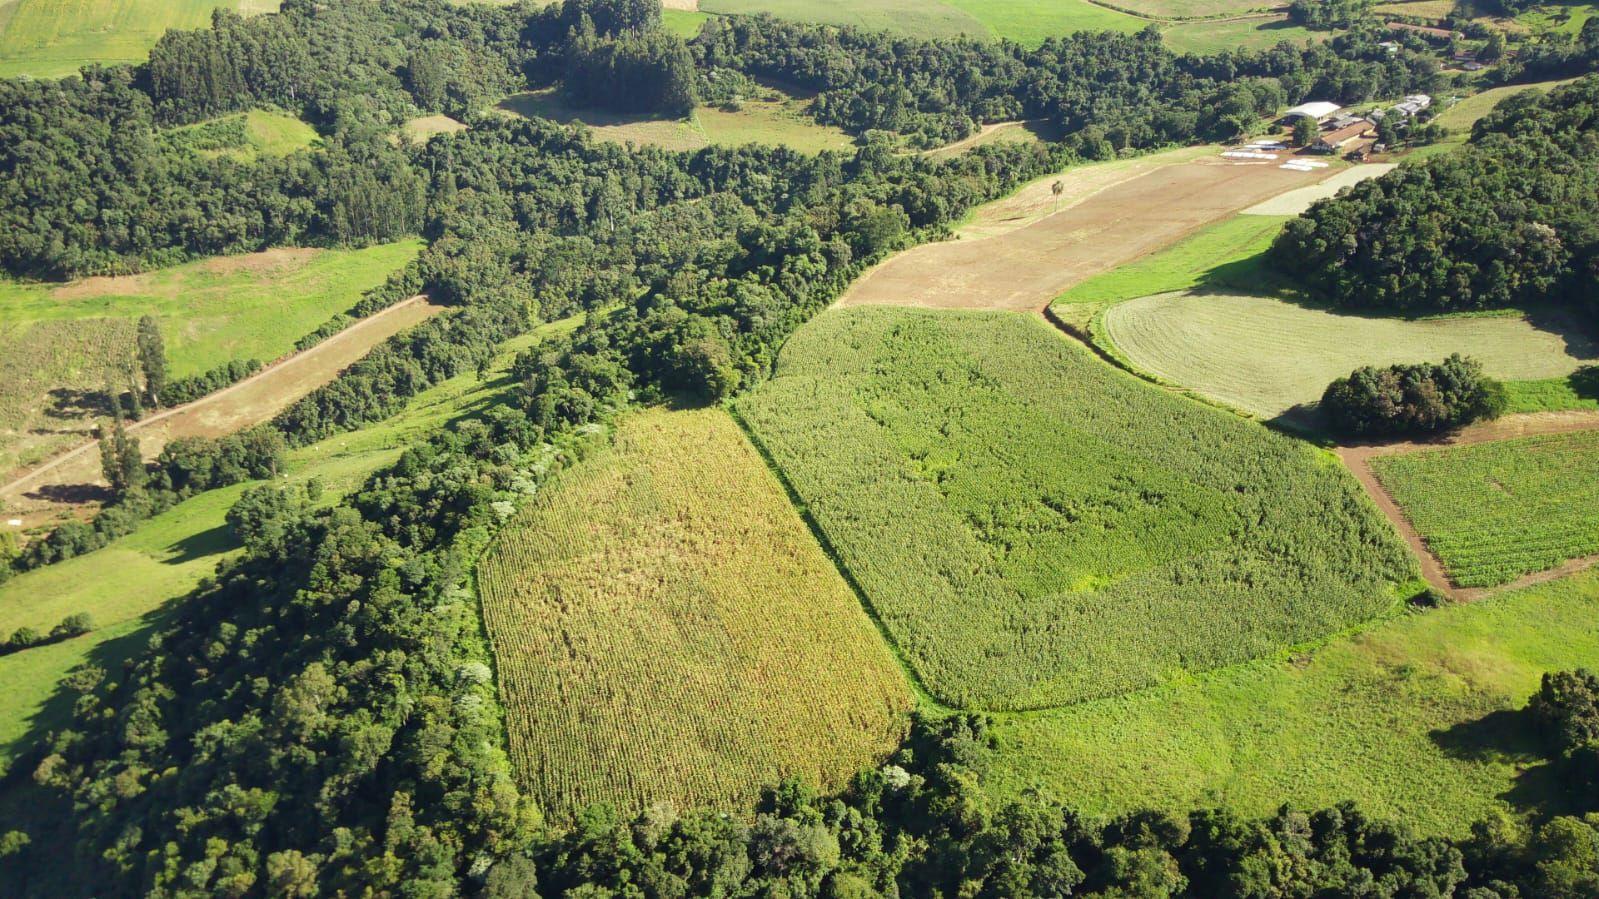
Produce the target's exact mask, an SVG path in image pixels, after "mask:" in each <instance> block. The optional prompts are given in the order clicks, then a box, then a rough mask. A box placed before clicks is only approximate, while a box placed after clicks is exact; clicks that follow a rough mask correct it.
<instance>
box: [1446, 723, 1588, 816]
mask: <svg viewBox="0 0 1599 899" xmlns="http://www.w3.org/2000/svg"><path fill="white" fill-rule="evenodd" d="M1431 737H1432V741H1433V743H1434V744H1436V745H1437V746H1438V748H1439V749H1440V750H1442V751H1443V753H1444V754H1445V755H1447V756H1449V757H1450V758H1455V759H1460V760H1462V761H1468V762H1490V763H1494V762H1496V763H1500V764H1509V765H1513V766H1515V768H1516V769H1517V773H1516V776H1515V783H1514V784H1513V785H1512V786H1511V788H1510V789H1508V790H1506V791H1505V792H1503V793H1501V794H1499V797H1498V798H1500V799H1502V800H1504V801H1505V802H1506V803H1508V804H1509V805H1511V806H1512V807H1513V808H1515V809H1517V810H1518V811H1522V812H1526V813H1530V814H1534V815H1537V816H1539V817H1548V816H1552V815H1564V814H1573V813H1580V812H1581V811H1583V806H1584V803H1583V801H1582V797H1581V796H1579V795H1578V793H1579V792H1580V791H1578V790H1574V789H1573V787H1572V785H1573V784H1574V783H1578V782H1580V780H1581V779H1582V778H1581V776H1580V775H1579V772H1577V771H1574V770H1572V763H1571V762H1569V761H1567V760H1565V759H1560V758H1555V759H1551V758H1549V756H1548V755H1547V753H1548V748H1547V746H1546V745H1545V744H1544V742H1543V741H1542V740H1541V739H1540V738H1539V735H1538V727H1537V723H1536V722H1535V721H1534V720H1533V718H1532V714H1531V713H1530V712H1529V711H1528V710H1527V709H1525V708H1523V709H1514V710H1512V709H1502V710H1500V711H1497V712H1491V713H1489V714H1487V715H1484V716H1483V717H1481V718H1478V719H1477V720H1475V721H1463V722H1461V723H1459V724H1456V725H1454V726H1452V727H1448V728H1444V729H1441V730H1435V731H1433V732H1432V734H1431Z"/></svg>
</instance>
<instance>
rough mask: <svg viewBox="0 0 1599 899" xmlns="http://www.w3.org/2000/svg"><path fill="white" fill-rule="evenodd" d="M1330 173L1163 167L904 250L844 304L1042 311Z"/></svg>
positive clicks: (1215, 161) (1207, 164) (1208, 163)
mask: <svg viewBox="0 0 1599 899" xmlns="http://www.w3.org/2000/svg"><path fill="white" fill-rule="evenodd" d="M1329 174H1331V173H1330V172H1327V171H1318V172H1314V173H1309V172H1295V171H1291V170H1287V169H1281V168H1278V167H1277V166H1275V165H1271V164H1269V163H1268V164H1265V165H1254V164H1235V163H1230V162H1226V161H1223V160H1221V159H1219V158H1215V157H1206V158H1201V159H1196V160H1193V161H1191V162H1185V163H1182V164H1175V165H1166V166H1161V167H1158V168H1156V169H1155V170H1153V171H1150V172H1147V173H1144V174H1141V175H1139V176H1137V177H1134V178H1132V179H1130V180H1127V181H1124V182H1121V183H1118V184H1115V185H1114V187H1112V188H1110V189H1104V190H1100V191H1098V192H1094V193H1091V194H1090V195H1089V196H1087V197H1086V198H1085V199H1083V200H1081V201H1080V202H1077V203H1075V204H1073V205H1071V206H1068V207H1066V208H1064V209H1062V210H1061V211H1060V212H1057V213H1054V214H1052V215H1048V216H1046V217H1045V218H1043V219H1041V220H1039V221H1037V222H1036V223H1033V224H1030V225H1027V226H1025V227H1022V228H1018V229H1016V230H1013V231H1010V232H1008V233H1004V234H1000V235H996V236H993V237H987V238H983V239H980V240H973V239H965V240H954V241H946V242H944V243H937V244H928V245H924V246H921V247H917V248H915V249H912V250H909V251H907V252H904V253H900V254H899V255H897V256H894V257H892V258H890V259H889V260H888V261H886V262H884V263H883V264H881V265H879V266H878V267H876V268H875V269H873V270H872V271H870V272H868V273H867V274H866V276H865V277H863V278H861V279H860V280H859V281H857V282H856V283H855V285H854V287H852V288H851V289H850V290H849V291H848V292H847V293H846V294H845V295H844V297H843V299H841V300H840V301H839V303H840V305H843V306H868V305H890V306H919V307H924V308H934V309H1007V310H1014V311H1023V310H1042V309H1043V308H1044V307H1045V306H1047V305H1049V302H1050V301H1051V300H1053V299H1054V298H1055V297H1057V296H1059V295H1060V294H1061V292H1062V291H1064V290H1066V289H1067V288H1069V287H1071V286H1072V285H1074V284H1077V283H1079V282H1081V281H1083V280H1086V279H1087V278H1089V277H1092V276H1094V275H1097V274H1099V273H1101V272H1104V271H1108V270H1110V269H1112V268H1115V267H1116V266H1119V265H1123V264H1126V263H1127V262H1130V261H1132V260H1134V259H1137V258H1139V257H1141V256H1144V255H1146V254H1148V253H1152V252H1154V251H1156V250H1159V249H1162V248H1164V247H1166V246H1168V245H1170V244H1172V243H1174V242H1176V241H1178V240H1180V239H1182V238H1183V237H1185V236H1187V235H1188V234H1191V233H1192V232H1194V231H1197V230H1199V229H1200V228H1202V227H1204V226H1205V225H1208V224H1210V223H1212V222H1214V221H1217V220H1219V219H1221V218H1223V217H1225V216H1228V215H1230V214H1232V213H1234V212H1237V211H1238V210H1240V209H1243V208H1245V207H1248V206H1252V205H1254V204H1255V203H1258V202H1260V201H1261V200H1264V199H1266V198H1268V197H1272V196H1275V195H1277V194H1280V193H1282V192H1284V191H1287V190H1291V189H1293V188H1296V187H1304V186H1305V185H1308V184H1314V183H1315V182H1317V181H1319V180H1321V179H1322V178H1325V177H1327V176H1328V175H1329Z"/></svg>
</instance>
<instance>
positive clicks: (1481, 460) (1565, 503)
mask: <svg viewBox="0 0 1599 899" xmlns="http://www.w3.org/2000/svg"><path fill="white" fill-rule="evenodd" d="M1594 425H1595V428H1594V429H1592V430H1583V431H1575V432H1571V433H1562V434H1544V435H1537V436H1529V437H1518V438H1513V439H1507V440H1498V441H1492V442H1484V443H1475V444H1472V445H1469V446H1452V447H1447V448H1443V449H1433V450H1423V451H1421V452H1411V453H1404V454H1396V455H1386V456H1378V457H1376V458H1374V459H1372V460H1371V466H1372V470H1373V471H1374V473H1375V474H1376V476H1377V479H1378V480H1379V481H1381V482H1382V485H1383V486H1384V487H1385V488H1386V489H1387V490H1388V492H1389V493H1390V494H1392V495H1393V497H1394V500H1395V501H1396V502H1397V503H1398V504H1399V505H1400V507H1401V508H1402V509H1403V510H1404V512H1405V514H1406V516H1407V517H1409V519H1410V521H1411V522H1412V523H1413V524H1414V525H1415V527H1416V530H1417V531H1419V532H1420V533H1421V535H1422V537H1423V538H1424V539H1425V540H1426V541H1427V546H1428V547H1429V548H1430V549H1431V550H1432V551H1433V552H1434V553H1436V554H1437V555H1438V557H1439V558H1440V559H1441V560H1442V562H1443V564H1444V567H1445V569H1446V570H1447V571H1448V572H1449V575H1450V577H1451V578H1452V579H1453V580H1454V581H1455V583H1457V584H1459V585H1461V586H1463V587H1495V586H1499V585H1500V584H1506V583H1509V582H1511V581H1513V580H1515V579H1516V578H1518V577H1520V576H1522V575H1526V574H1532V573H1535V572H1540V571H1545V570H1547V569H1552V568H1556V567H1557V566H1560V565H1561V564H1562V563H1565V562H1567V561H1568V560H1571V559H1576V558H1579V557H1583V556H1590V555H1595V554H1599V421H1595V422H1594Z"/></svg>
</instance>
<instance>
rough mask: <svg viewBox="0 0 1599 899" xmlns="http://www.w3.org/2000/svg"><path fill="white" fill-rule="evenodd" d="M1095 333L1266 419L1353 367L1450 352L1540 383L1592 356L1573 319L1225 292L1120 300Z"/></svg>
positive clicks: (1304, 401)
mask: <svg viewBox="0 0 1599 899" xmlns="http://www.w3.org/2000/svg"><path fill="white" fill-rule="evenodd" d="M1095 333H1096V335H1097V336H1099V337H1102V338H1103V339H1104V340H1106V341H1108V342H1109V343H1110V344H1111V345H1112V346H1114V348H1115V350H1116V351H1117V352H1118V353H1120V354H1121V355H1122V356H1123V357H1124V358H1126V359H1127V360H1128V361H1129V362H1130V363H1131V364H1132V365H1133V366H1134V367H1135V368H1137V369H1138V370H1140V371H1144V372H1148V373H1149V374H1152V375H1154V376H1156V377H1157V378H1160V379H1161V380H1163V381H1167V382H1170V383H1173V384H1181V385H1182V386H1184V387H1187V388H1190V389H1192V390H1194V391H1196V392H1198V393H1200V394H1202V395H1204V396H1207V397H1209V398H1211V399H1214V400H1218V401H1220V402H1223V403H1226V404H1228V405H1230V406H1233V407H1236V408H1239V409H1243V410H1245V411H1247V412H1250V413H1253V414H1255V415H1260V416H1262V417H1266V418H1272V417H1275V416H1278V415H1282V414H1284V413H1286V412H1289V411H1290V410H1293V409H1295V408H1296V407H1308V406H1311V405H1314V404H1315V403H1316V402H1317V401H1318V400H1320V399H1321V394H1322V391H1323V390H1325V389H1326V387H1327V384H1328V383H1330V382H1331V381H1332V380H1333V379H1334V378H1338V377H1342V376H1344V375H1347V374H1349V372H1350V371H1352V370H1353V369H1355V368H1358V367H1360V366H1362V365H1391V364H1394V363H1398V362H1423V361H1428V360H1431V361H1437V360H1439V359H1442V358H1444V357H1445V356H1447V355H1449V354H1450V353H1454V352H1460V353H1464V354H1466V355H1469V356H1474V357H1476V358H1477V359H1479V360H1480V361H1481V362H1482V363H1483V366H1484V368H1485V369H1486V370H1487V371H1488V373H1489V374H1490V375H1493V376H1494V377H1497V378H1507V379H1539V378H1554V377H1562V376H1565V375H1569V374H1570V373H1572V372H1574V371H1576V370H1578V369H1579V368H1581V367H1582V366H1584V365H1585V364H1587V363H1590V362H1592V361H1593V360H1595V359H1599V346H1595V345H1594V344H1593V343H1592V342H1591V341H1589V340H1587V339H1586V338H1584V337H1583V335H1582V331H1581V327H1580V326H1579V325H1578V324H1576V323H1575V322H1571V321H1567V320H1563V319H1560V318H1559V317H1556V316H1552V315H1551V316H1538V317H1534V318H1527V317H1523V316H1515V315H1505V316H1483V317H1457V318H1440V319H1426V320H1421V321H1406V320H1404V319H1396V318H1368V317H1363V316H1359V315H1347V314H1338V313H1334V312H1328V311H1324V310H1321V309H1314V308H1308V307H1305V306H1301V305H1298V304H1295V303H1289V302H1285V301H1283V300H1278V299H1274V298H1272V297H1261V296H1244V295H1233V294H1225V293H1186V292H1184V293H1166V294H1156V295H1153V296H1148V297H1142V298H1139V299H1136V300H1130V301H1128V302H1125V303H1119V304H1117V305H1115V306H1112V307H1110V308H1109V309H1107V310H1105V311H1104V312H1103V313H1101V316H1100V320H1099V326H1098V327H1096V329H1095Z"/></svg>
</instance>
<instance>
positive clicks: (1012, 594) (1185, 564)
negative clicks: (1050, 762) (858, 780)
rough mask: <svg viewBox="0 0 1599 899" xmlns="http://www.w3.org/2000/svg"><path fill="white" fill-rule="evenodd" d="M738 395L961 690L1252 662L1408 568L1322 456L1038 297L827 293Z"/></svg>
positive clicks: (944, 675) (847, 553)
mask: <svg viewBox="0 0 1599 899" xmlns="http://www.w3.org/2000/svg"><path fill="white" fill-rule="evenodd" d="M738 410H739V412H740V414H741V415H742V416H743V417H744V418H745V420H746V422H747V423H748V425H749V427H750V428H751V429H752V431H753V432H754V434H755V435H756V437H757V438H758V440H759V442H760V443H761V444H762V445H763V446H764V447H765V448H766V449H767V451H768V452H769V453H770V454H771V456H772V457H773V458H774V459H775V460H776V462H777V463H778V465H779V467H780V468H781V469H782V470H783V472H784V474H785V475H786V477H787V478H788V480H789V481H790V483H791V484H792V485H793V487H794V489H795V491H796V492H797V493H798V495H799V497H800V500H801V502H803V503H804V504H805V507H806V509H807V510H808V511H809V512H810V514H811V515H812V516H814V518H815V520H816V521H817V523H818V525H819V526H820V528H821V530H822V532H823V533H824V534H825V535H826V538H827V540H828V541H829V542H830V543H831V545H832V547H833V549H834V550H835V551H836V553H837V554H838V556H839V558H840V559H841V560H842V562H843V563H844V565H845V567H846V568H847V569H848V570H849V571H850V573H851V574H852V576H853V577H854V578H855V580H856V581H858V582H859V583H860V585H861V587H862V588H863V590H864V591H865V594H866V598H867V600H868V601H869V602H870V603H871V605H872V607H873V609H874V610H875V612H876V614H877V616H878V617H879V618H880V619H881V620H882V622H883V623H884V625H885V626H886V628H887V629H888V631H889V632H890V634H891V635H892V636H893V638H894V640H895V642H896V644H897V645H898V646H899V647H900V649H901V650H902V652H903V653H904V654H905V656H906V658H907V660H908V661H909V663H910V665H911V666H912V668H913V669H914V670H915V671H916V672H917V673H918V674H919V675H920V677H921V679H922V681H923V683H924V684H925V685H926V686H927V688H928V689H929V690H930V691H931V692H932V693H933V694H935V695H936V696H938V697H940V698H942V699H944V700H945V701H947V702H949V703H951V704H956V705H960V706H964V707H976V708H986V709H1027V708H1038V707H1044V706H1055V705H1062V704H1066V703H1071V702H1077V701H1082V700H1085V699H1091V698H1094V697H1099V696H1105V695H1110V694H1116V693H1122V692H1126V691H1129V690H1134V689H1138V688H1141V687H1147V686H1150V685H1152V684H1156V683H1159V682H1161V681H1164V680H1168V679H1170V678H1173V677H1183V676H1186V673H1187V672H1192V671H1198V670H1203V669H1206V668H1212V667H1216V666H1218V665H1224V664H1229V663H1233V662H1239V661H1243V660H1245V659H1248V658H1251V657H1255V656H1258V655H1261V654H1264V653H1270V652H1274V651H1277V650H1279V649H1280V648H1281V647H1283V646H1287V645H1291V644H1295V643H1299V642H1302V641H1306V640H1314V639H1317V638H1319V637H1322V636H1325V635H1327V634H1329V633H1332V632H1335V631H1338V630H1340V629H1342V628H1345V627H1347V626H1349V625H1350V624H1352V623H1354V622H1357V621H1362V620H1366V619H1368V618H1371V617H1372V616H1374V615H1379V614H1382V613H1383V612H1385V611H1386V610H1388V609H1390V608H1392V607H1393V605H1394V603H1395V601H1396V599H1397V597H1398V592H1397V591H1396V588H1397V587H1398V585H1399V584H1400V583H1402V582H1406V581H1409V580H1410V579H1411V578H1412V577H1413V576H1414V573H1415V569H1414V562H1413V561H1412V560H1411V558H1410V557H1409V555H1408V554H1407V553H1406V551H1405V548H1404V547H1403V545H1402V544H1401V543H1400V542H1399V540H1398V539H1397V537H1396V535H1395V533H1394V531H1393V530H1392V528H1391V527H1390V526H1389V525H1388V523H1387V522H1386V521H1384V520H1383V519H1382V518H1381V516H1380V515H1379V514H1378V513H1377V511H1376V509H1375V508H1374V507H1372V506H1371V505H1370V504H1369V503H1368V502H1367V501H1366V500H1365V499H1364V498H1363V497H1362V495H1361V494H1360V492H1359V488H1358V487H1357V485H1356V484H1355V482H1354V480H1353V479H1352V478H1351V477H1349V475H1348V474H1347V473H1346V472H1345V471H1344V470H1343V469H1342V468H1341V467H1340V466H1339V465H1338V464H1337V462H1336V461H1335V460H1334V459H1333V458H1332V457H1331V456H1330V455H1327V454H1325V453H1323V452H1321V451H1318V450H1316V449H1313V448H1311V447H1309V446H1308V445H1306V444H1304V443H1302V442H1300V441H1297V440H1292V439H1289V438H1286V437H1282V436H1279V435H1276V434H1273V433H1272V432H1270V431H1268V430H1266V429H1265V428H1262V427H1260V426H1258V425H1254V424H1251V423H1249V422H1246V421H1242V420H1240V419H1238V418H1237V417H1235V416H1233V415H1230V414H1228V413H1226V412H1222V411H1220V410H1217V409H1213V408H1208V407H1205V406H1203V405H1201V404H1198V403H1194V402H1192V401H1189V400H1186V399H1183V398H1180V397H1176V396H1173V395H1171V394H1170V393H1167V392H1165V391H1162V390H1160V389H1158V388H1154V387H1151V386H1149V385H1147V384H1145V383H1143V382H1141V381H1139V380H1138V379H1136V378H1133V377H1131V376H1129V375H1126V374H1124V373H1122V372H1119V371H1116V370H1114V369H1113V368H1111V367H1110V366H1107V365H1105V364H1104V363H1102V362H1101V361H1099V360H1097V359H1094V358H1093V357H1092V356H1091V355H1090V354H1089V353H1088V352H1087V351H1086V350H1084V349H1083V348H1082V347H1081V346H1080V345H1078V344H1076V343H1074V342H1071V341H1069V340H1068V339H1066V338H1064V337H1063V336H1062V335H1060V334H1059V333H1058V332H1056V331H1055V330H1054V329H1052V328H1051V327H1050V326H1049V325H1048V324H1046V323H1045V322H1043V321H1042V320H1041V319H1038V318H1036V317H1033V316H1019V315H1014V314H1011V313H988V314H979V313H962V312H953V311H946V312H924V311H916V310H900V309H884V308H872V309H864V308H863V309H840V310H833V311H830V312H827V313H824V314H823V315H821V316H819V317H818V318H816V319H814V320H813V321H812V322H811V323H810V324H808V325H806V326H805V327H804V328H802V329H801V330H800V331H799V332H798V333H796V334H795V335H794V337H793V338H791V339H790V341H789V343H788V344H787V346H786V347H785V349H784V351H783V354H782V356H781V358H780V361H779V365H778V368H777V372H776V375H775V377H774V378H773V379H772V380H771V381H770V382H768V383H766V384H764V385H762V386H761V387H759V388H757V389H756V390H755V391H754V392H753V393H752V394H751V395H750V396H748V397H747V398H746V399H744V400H742V401H741V402H740V403H739V405H738Z"/></svg>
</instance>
